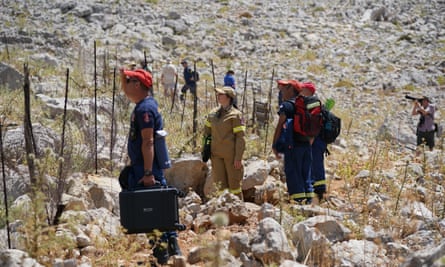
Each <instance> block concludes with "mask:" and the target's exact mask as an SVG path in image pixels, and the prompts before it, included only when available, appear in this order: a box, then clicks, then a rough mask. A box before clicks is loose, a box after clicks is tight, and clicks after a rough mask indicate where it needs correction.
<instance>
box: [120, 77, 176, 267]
mask: <svg viewBox="0 0 445 267" xmlns="http://www.w3.org/2000/svg"><path fill="white" fill-rule="evenodd" d="M121 86H122V90H123V91H124V93H125V95H126V96H127V98H128V99H129V100H130V101H131V102H133V103H135V107H134V109H133V111H132V113H131V119H130V132H129V137H128V145H127V149H128V157H129V158H130V161H131V165H130V166H131V168H130V171H129V174H128V189H129V190H135V189H138V188H143V187H150V186H154V185H166V184H167V182H166V180H165V177H164V172H163V169H162V168H161V166H160V165H159V163H158V161H156V160H155V149H154V136H155V133H156V131H157V130H162V129H163V121H162V116H161V114H160V113H159V111H158V103H157V102H156V100H155V99H154V98H153V96H152V76H151V74H150V73H149V72H147V71H145V70H143V69H135V70H126V69H121ZM153 254H154V256H155V257H156V258H157V260H158V263H160V264H165V263H167V260H168V258H169V256H171V255H181V251H180V249H179V245H178V242H177V233H176V232H166V233H163V234H162V236H161V238H160V240H159V243H158V244H156V246H155V247H154V249H153Z"/></svg>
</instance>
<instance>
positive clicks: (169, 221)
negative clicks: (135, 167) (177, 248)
mask: <svg viewBox="0 0 445 267" xmlns="http://www.w3.org/2000/svg"><path fill="white" fill-rule="evenodd" d="M178 197H184V193H183V192H181V191H179V190H178V189H176V188H174V187H170V186H162V187H150V188H144V189H139V190H135V191H122V192H120V193H119V205H120V221H121V225H122V226H123V227H124V228H125V229H126V230H127V233H128V234H134V233H151V232H153V231H154V230H159V231H174V230H184V229H185V226H184V225H183V224H180V223H179V212H178Z"/></svg>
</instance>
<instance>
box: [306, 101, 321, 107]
mask: <svg viewBox="0 0 445 267" xmlns="http://www.w3.org/2000/svg"><path fill="white" fill-rule="evenodd" d="M319 106H320V102H319V101H317V102H314V103H310V104H307V105H306V108H307V109H312V108H315V107H319Z"/></svg>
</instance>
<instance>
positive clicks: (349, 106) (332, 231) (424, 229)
mask: <svg viewBox="0 0 445 267" xmlns="http://www.w3.org/2000/svg"><path fill="white" fill-rule="evenodd" d="M0 13H1V15H2V19H1V21H0V25H1V29H2V30H1V36H0V45H1V49H2V50H1V60H2V62H1V65H0V84H2V85H8V88H11V89H18V88H21V82H20V81H21V77H22V76H21V74H20V73H19V72H22V71H21V70H22V67H23V64H24V63H28V65H29V67H30V69H31V74H32V89H33V91H34V93H35V94H40V96H39V99H41V100H42V102H43V103H45V105H46V106H47V108H48V109H50V110H52V111H53V112H57V111H58V112H60V110H61V105H63V102H58V101H57V99H56V98H55V96H59V97H60V96H61V93H60V92H61V89H60V88H64V79H63V77H64V73H65V69H66V68H70V69H71V70H74V71H72V73H73V75H75V76H73V77H74V79H75V80H76V81H77V82H79V80H82V82H83V83H84V84H83V86H85V87H93V85H94V84H93V81H94V79H93V75H92V74H93V73H94V70H93V66H94V56H93V55H94V46H95V44H96V53H97V55H98V59H99V60H98V63H97V65H98V66H99V67H98V73H100V74H99V76H100V77H101V79H99V86H100V87H101V88H109V86H110V83H109V81H108V80H107V79H106V78H105V76H106V73H109V72H110V70H111V69H112V68H113V67H115V66H123V65H126V64H128V63H130V62H134V61H135V62H141V61H142V60H143V59H144V52H145V53H146V58H147V60H148V63H149V65H150V67H151V68H152V70H153V73H154V76H155V77H159V69H160V66H161V65H162V64H163V63H164V62H165V60H166V59H167V58H170V59H172V60H173V61H174V62H176V63H179V61H180V60H181V59H183V58H187V59H189V60H190V61H196V63H197V69H198V70H199V71H200V73H201V77H202V81H201V86H203V84H204V82H205V81H207V82H208V83H209V84H212V83H213V80H212V65H211V62H213V64H214V65H213V67H214V71H215V73H216V75H217V81H216V84H217V85H220V84H221V82H222V77H223V74H224V73H225V71H226V70H227V68H228V67H230V68H232V69H234V70H235V71H236V78H237V80H238V82H239V84H242V83H243V82H244V76H243V74H244V71H246V70H247V71H248V79H247V82H246V84H247V88H252V89H254V90H255V91H258V92H260V93H261V94H262V96H264V97H266V95H267V92H266V91H267V90H268V88H269V86H270V79H271V75H272V72H273V73H274V75H275V76H274V79H278V78H296V79H299V80H304V81H312V82H314V83H315V84H316V86H317V93H318V95H319V96H320V97H321V98H322V99H326V98H328V97H331V98H334V99H335V100H336V103H337V104H336V107H335V111H336V113H337V114H338V115H339V116H340V117H342V120H343V131H342V135H341V137H340V138H339V140H337V142H336V143H335V144H334V145H332V146H331V148H330V149H331V151H332V152H333V153H332V155H331V156H330V157H329V158H328V160H327V162H326V163H327V172H328V177H329V180H330V190H329V191H330V192H329V198H328V200H329V201H327V202H325V203H321V204H320V205H318V204H316V205H311V206H304V207H295V206H293V205H288V204H286V207H285V209H284V208H281V209H280V207H279V206H278V205H275V206H273V205H271V204H270V203H272V204H277V203H280V202H281V198H280V192H282V190H283V186H284V185H283V183H282V181H281V178H282V167H280V166H281V165H280V162H278V161H276V160H274V159H273V158H266V159H265V160H259V159H256V158H248V159H246V164H245V165H246V179H245V181H244V184H243V186H244V187H245V188H243V189H245V190H246V192H250V193H251V194H252V195H253V197H252V201H249V202H244V203H243V202H239V201H237V199H233V198H232V197H231V196H230V195H228V194H223V195H220V196H218V197H215V198H212V199H205V198H204V197H203V196H204V195H208V194H207V193H208V191H206V190H208V187H209V185H208V184H209V182H205V183H204V182H203V181H206V177H207V174H208V173H207V172H203V171H202V170H203V169H205V166H203V164H202V162H200V161H199V160H197V159H196V158H194V157H185V156H184V157H183V158H178V159H175V164H174V167H173V168H172V170H169V173H168V174H167V176H168V177H169V182H171V183H172V184H173V185H175V186H177V187H179V188H181V189H185V190H187V191H188V189H189V188H190V187H191V188H193V189H194V190H193V191H194V192H195V193H192V192H190V193H189V194H188V195H187V197H186V198H185V199H183V200H181V216H182V217H181V218H182V221H184V223H185V224H186V225H187V227H188V230H186V231H184V232H181V233H180V238H179V240H180V244H181V247H182V248H183V252H184V255H185V256H184V257H183V258H182V259H181V258H179V259H174V260H173V259H172V261H171V262H170V264H172V265H177V266H181V264H183V263H184V262H186V264H187V265H190V266H195V265H196V266H201V265H205V264H206V263H207V264H208V263H209V262H215V259H216V258H220V259H221V260H222V261H223V265H221V266H274V265H279V266H301V265H300V264H306V265H307V266H400V265H402V266H422V264H423V266H433V264H435V266H440V265H441V264H440V261H437V260H438V259H439V258H441V257H442V256H443V255H444V254H445V248H444V241H443V233H444V232H445V222H444V220H443V219H442V218H443V216H442V215H443V203H444V202H445V200H444V199H443V192H444V187H443V180H444V171H443V163H444V162H443V159H444V156H443V148H442V147H441V146H442V145H443V144H442V143H440V140H441V139H437V141H438V146H437V147H436V149H435V150H434V151H433V152H426V153H425V157H424V159H425V160H423V159H420V158H417V159H416V158H415V157H414V156H413V151H412V149H413V147H414V146H413V144H415V125H416V123H417V118H415V117H414V118H413V117H411V116H410V112H411V102H410V101H408V100H406V99H404V96H405V94H411V95H414V96H421V95H428V96H429V97H430V98H431V99H432V100H433V103H434V104H435V105H436V106H437V107H438V111H437V113H436V121H437V122H439V123H440V124H442V125H444V124H445V123H444V122H443V111H442V108H441V107H443V106H444V104H445V94H444V90H445V87H444V85H445V74H444V72H445V56H444V55H445V24H444V21H445V1H441V0H435V1H434V0H432V1H414V0H412V1H410V0H406V1H405V0H404V1H402V0H400V1H390V2H388V1H366V0H349V1H342V0H340V1H297V0H295V1H292V0H288V1H285V0H277V1H255V0H245V1H224V0H220V1H197V0H196V1H170V0H165V1H159V2H156V1H139V0H134V1H123V0H118V1H99V0H97V1H41V0H36V1H3V2H2V3H1V11H0ZM178 68H179V64H178ZM15 69H18V70H19V72H17V71H16V70H15ZM16 75H17V76H16ZM11 77H17V79H18V80H19V82H17V79H15V78H11ZM218 77H220V78H218ZM1 90H10V89H5V88H3V87H2V89H1ZM79 94H82V93H81V92H79ZM101 104H102V105H103V107H104V109H107V107H108V108H109V106H107V102H106V101H104V102H103V103H101ZM83 105H84V104H83V103H81V101H79V102H76V104H75V105H74V109H75V111H74V113H75V114H78V117H77V118H78V121H77V122H76V123H79V124H80V123H81V121H82V120H81V118H83V117H82V116H84V115H85V114H86V113H87V111H86V110H85V109H83V108H82V107H84V106H83ZM86 105H88V104H86ZM5 106H6V104H5V103H3V107H5ZM166 116H167V115H166ZM167 117H168V116H167ZM167 119H168V118H167ZM21 132H23V130H22V131H20V128H17V129H11V130H10V131H8V132H7V133H6V135H5V140H6V142H5V145H6V147H7V148H8V149H7V151H6V153H7V155H8V158H13V159H14V160H15V162H18V163H20V162H23V158H22V156H21V152H20V150H19V149H17V147H20V138H14V137H15V136H20V134H21ZM36 133H37V134H39V135H41V136H45V138H43V139H40V140H39V142H41V143H40V144H42V147H46V146H48V144H51V142H54V140H57V139H58V137H57V134H55V133H54V131H51V129H47V128H46V127H41V128H39V129H36ZM123 138H124V137H123ZM442 140H443V137H442ZM100 141H102V142H106V140H102V139H100ZM44 145H45V146H44ZM52 145H54V143H52ZM407 162H408V163H407ZM18 165H20V164H18ZM23 166H24V165H21V166H18V167H15V168H11V167H10V166H9V165H8V167H7V173H8V177H10V180H9V181H8V182H7V184H8V190H10V191H11V194H10V196H12V198H13V200H14V204H13V205H19V204H20V203H28V202H29V199H27V197H26V196H25V195H23V193H24V191H25V189H26V186H23V184H26V181H27V179H25V178H23V177H25V176H26V171H27V169H26V167H23ZM405 166H406V168H405ZM348 168H350V169H353V171H351V172H348V175H346V170H345V169H348ZM405 170H407V172H406V174H404V171H405ZM77 171H80V172H82V170H77ZM350 174H353V175H350ZM185 175H186V176H187V177H190V178H189V179H188V180H186V181H183V180H181V177H184V176H185ZM108 176H110V174H109V173H107V172H106V171H105V172H104V174H103V175H100V176H99V177H97V176H90V175H87V174H82V173H76V174H74V175H72V176H70V178H69V180H70V181H71V183H72V184H71V186H70V187H68V189H67V194H66V199H65V201H66V203H67V206H68V208H67V209H66V210H67V211H66V212H64V214H63V216H64V218H65V219H67V218H78V217H79V216H83V218H85V220H84V221H82V223H80V224H79V225H77V226H76V230H72V229H68V228H65V227H64V226H61V227H60V229H59V232H66V233H68V234H67V235H68V236H69V237H70V239H71V240H72V241H73V242H75V244H76V250H75V251H74V252H73V253H72V255H71V257H60V258H58V259H57V260H56V261H55V262H53V263H51V264H49V263H47V262H46V263H43V262H41V263H40V264H44V265H48V266H62V263H63V264H64V265H63V266H116V265H114V264H115V262H120V261H119V260H123V255H121V256H122V257H121V258H119V257H116V256H115V255H113V253H111V252H110V251H112V249H110V247H112V246H111V245H110V247H108V248H107V247H106V246H105V247H98V246H97V243H96V242H95V240H96V239H97V237H98V236H100V238H104V239H107V238H108V240H107V241H108V243H112V242H111V240H113V239H118V240H119V238H121V239H122V240H124V237H122V234H121V233H120V230H119V229H118V226H119V216H118V214H119V207H118V203H117V199H118V197H117V194H118V192H119V187H118V186H117V184H116V180H115V179H111V178H109V177H108ZM349 176H352V177H349ZM406 177H408V179H407V181H405V179H404V178H406ZM24 182H25V183H24ZM363 184H366V185H367V187H363ZM388 188H393V191H397V189H404V191H403V192H404V194H403V196H404V198H403V201H401V203H398V201H397V200H398V199H396V198H395V197H394V196H397V192H395V193H394V192H392V193H393V194H390V191H391V190H390V189H388ZM252 192H253V193H252ZM426 199H428V201H426ZM265 202H267V203H269V204H266V203H265ZM396 202H397V205H398V208H397V209H395V208H394V206H397V205H396ZM432 203H433V204H432ZM434 203H436V204H437V205H434ZM283 209H284V213H283ZM389 210H391V211H392V210H396V211H397V212H395V214H393V213H391V212H389ZM217 211H223V212H225V213H227V214H229V215H230V216H229V221H228V224H229V226H225V227H221V228H218V227H217V226H215V223H214V221H213V220H214V218H212V215H214V214H215V212H217ZM283 214H284V215H283ZM364 214H365V215H364ZM302 218H304V219H302ZM300 219H301V220H300ZM278 222H279V223H278ZM19 225H20V222H14V223H13V230H14V229H16V227H18V226H19ZM104 232H105V233H106V234H105V235H104V236H105V237H102V234H103V233H104ZM3 233H5V234H2V237H1V239H2V240H5V242H0V247H1V248H2V249H3V250H0V255H1V257H0V263H1V264H0V265H2V266H39V264H38V263H37V262H36V260H35V259H31V258H29V255H28V256H24V254H23V252H21V251H20V249H23V247H22V245H21V244H20V243H19V242H16V241H14V246H15V247H16V248H17V249H19V250H6V248H7V246H6V245H5V244H7V242H6V239H5V236H6V232H5V229H3ZM99 233H101V234H99ZM13 237H14V240H16V239H18V238H19V237H20V234H19V232H14V233H13ZM135 238H136V237H135ZM137 238H141V239H142V240H143V241H141V242H142V243H144V244H145V243H148V242H145V241H146V240H145V239H144V238H143V237H137ZM217 240H220V242H219V243H218V242H216V243H213V242H212V241H217ZM204 241H205V244H203V242H204ZM122 242H123V241H122ZM135 242H136V241H135ZM218 244H219V245H220V248H219V249H216V248H215V247H213V246H214V245H218ZM209 250H210V252H209ZM215 251H218V253H219V254H218V255H219V257H216V256H215V254H212V253H211V252H215ZM130 252H131V250H129V251H128V253H130ZM107 253H108V254H107ZM104 254H105V255H107V257H108V258H109V259H110V261H113V260H114V262H113V263H112V264H110V263H109V262H108V263H107V264H105V263H104V261H100V260H101V258H102V257H101V256H103V255H104ZM209 255H210V256H209ZM126 256H128V257H130V258H134V259H139V258H142V259H143V260H142V262H143V263H142V264H148V263H147V262H148V261H147V258H148V257H149V256H150V252H149V251H148V250H147V251H146V250H141V251H137V253H134V255H126ZM39 260H40V261H41V259H39ZM434 262H435V263H434ZM135 264H136V263H134V265H135ZM121 265H122V266H125V263H121Z"/></svg>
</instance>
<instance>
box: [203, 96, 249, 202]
mask: <svg viewBox="0 0 445 267" xmlns="http://www.w3.org/2000/svg"><path fill="white" fill-rule="evenodd" d="M244 132H245V126H244V121H243V119H242V113H241V111H239V110H238V109H236V108H234V107H233V106H232V105H230V106H229V107H228V108H227V109H223V108H221V107H218V108H215V109H213V110H212V111H211V112H210V114H209V115H208V116H207V120H206V122H205V127H204V136H208V135H212V144H211V151H212V152H211V158H210V159H211V161H212V176H213V181H214V182H215V183H216V185H217V186H219V187H220V189H225V188H228V189H229V191H230V192H231V193H233V194H235V195H242V190H241V181H242V179H243V175H244V169H243V168H242V167H241V168H240V169H235V167H234V162H235V160H239V161H241V160H242V158H243V153H244V149H245V140H244Z"/></svg>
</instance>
